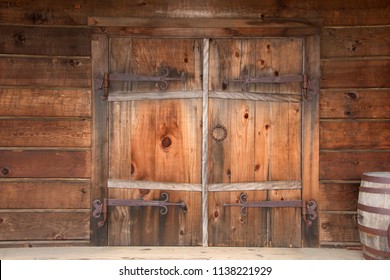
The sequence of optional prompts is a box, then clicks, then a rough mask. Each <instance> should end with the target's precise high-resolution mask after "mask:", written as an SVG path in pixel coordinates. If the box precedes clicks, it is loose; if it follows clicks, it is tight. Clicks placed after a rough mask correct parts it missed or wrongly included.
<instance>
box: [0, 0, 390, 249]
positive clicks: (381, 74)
mask: <svg viewBox="0 0 390 280" xmlns="http://www.w3.org/2000/svg"><path fill="white" fill-rule="evenodd" d="M389 14H390V2H389V1H388V0H355V1H353V0H345V1H339V0H322V1H320V0H318V1H316V0H306V1H302V0H282V1H280V0H256V1H255V0H241V1H232V0H221V1H206V0H202V1H190V0H188V1H180V0H133V1H125V0H118V1H93V0H81V1H75V0H72V1H62V0H55V1H53V0H52V1H49V0H41V1H29V0H18V1H16V0H15V1H5V0H1V1H0V247H4V246H42V245H61V244H62V245H69V244H71V245H87V244H89V240H90V231H89V227H90V225H89V220H90V206H91V198H90V191H91V189H90V185H91V184H90V183H91V182H90V178H91V172H92V171H91V168H92V166H91V139H92V136H91V133H92V122H91V121H92V116H91V111H92V110H91V48H90V45H91V43H90V42H91V31H90V29H89V28H88V27H87V17H88V16H142V17H167V18H169V17H208V18H210V17H219V18H243V17H256V18H258V17H260V18H269V17H286V18H301V19H304V18H321V19H323V22H324V26H323V29H322V34H321V71H322V77H321V96H320V163H319V164H320V200H319V203H318V204H319V209H320V220H319V226H320V236H319V237H320V244H321V246H338V245H354V244H357V242H358V241H359V237H358V231H357V222H356V203H357V195H358V186H359V179H360V176H361V174H362V172H365V171H379V170H382V171H390V16H389Z"/></svg>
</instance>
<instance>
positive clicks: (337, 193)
mask: <svg viewBox="0 0 390 280" xmlns="http://www.w3.org/2000/svg"><path fill="white" fill-rule="evenodd" d="M359 185H360V183H357V182H356V181H355V182H353V181H352V182H351V181H344V182H322V183H321V184H320V196H319V201H318V208H319V210H320V211H356V207H357V202H358V195H359Z"/></svg>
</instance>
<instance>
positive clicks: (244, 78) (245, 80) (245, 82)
mask: <svg viewBox="0 0 390 280" xmlns="http://www.w3.org/2000/svg"><path fill="white" fill-rule="evenodd" d="M230 83H241V90H242V91H248V90H249V85H250V84H256V83H268V84H281V83H303V88H304V90H306V89H307V77H306V75H299V74H298V75H275V76H264V77H257V78H250V77H249V71H248V69H246V68H244V69H243V70H242V71H241V75H240V77H239V78H238V79H229V78H224V79H223V81H222V88H224V89H225V88H227V87H228V86H229V84H230Z"/></svg>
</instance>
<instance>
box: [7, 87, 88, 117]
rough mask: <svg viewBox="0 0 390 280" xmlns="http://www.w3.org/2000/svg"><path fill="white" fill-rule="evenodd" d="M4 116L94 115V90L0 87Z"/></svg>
mask: <svg viewBox="0 0 390 280" xmlns="http://www.w3.org/2000/svg"><path fill="white" fill-rule="evenodd" d="M0 115H1V116H20V117H26V116H28V117H81V118H87V117H91V90H90V89H42V88H41V89H38V88H0Z"/></svg>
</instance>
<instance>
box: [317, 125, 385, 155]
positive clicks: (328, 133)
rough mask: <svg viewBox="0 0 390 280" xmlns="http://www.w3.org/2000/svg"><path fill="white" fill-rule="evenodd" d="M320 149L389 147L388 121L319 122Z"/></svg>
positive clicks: (380, 148) (374, 148)
mask: <svg viewBox="0 0 390 280" xmlns="http://www.w3.org/2000/svg"><path fill="white" fill-rule="evenodd" d="M320 148H321V149H373V150H385V149H389V148H390V122H389V121H323V122H320Z"/></svg>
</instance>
